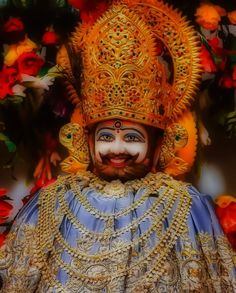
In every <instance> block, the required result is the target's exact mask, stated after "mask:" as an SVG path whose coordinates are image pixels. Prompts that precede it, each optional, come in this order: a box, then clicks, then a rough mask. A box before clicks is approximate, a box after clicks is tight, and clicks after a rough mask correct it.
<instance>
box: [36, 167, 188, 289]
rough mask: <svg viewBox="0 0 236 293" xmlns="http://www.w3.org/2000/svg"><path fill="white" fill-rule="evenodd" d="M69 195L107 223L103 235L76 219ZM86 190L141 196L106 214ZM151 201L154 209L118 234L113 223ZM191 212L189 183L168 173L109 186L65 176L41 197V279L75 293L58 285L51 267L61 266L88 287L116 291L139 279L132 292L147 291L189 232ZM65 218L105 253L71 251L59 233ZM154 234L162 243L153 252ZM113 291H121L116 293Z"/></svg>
mask: <svg viewBox="0 0 236 293" xmlns="http://www.w3.org/2000/svg"><path fill="white" fill-rule="evenodd" d="M68 190H70V191H71V192H72V193H73V194H74V196H75V199H76V200H77V201H78V202H79V203H80V205H81V206H82V207H83V209H84V210H86V212H87V213H89V214H90V215H91V218H93V219H94V218H95V219H96V220H98V221H100V222H102V223H103V224H104V229H103V231H99V232H98V231H93V230H91V229H89V228H87V227H86V226H85V225H84V224H82V223H81V222H80V220H79V219H78V218H77V217H76V216H75V215H74V214H73V212H72V211H71V209H70V207H69V205H68V203H67V201H66V199H65V194H66V192H67V191H68ZM86 190H92V191H93V192H94V193H96V195H98V196H101V197H103V198H106V197H112V198H114V197H117V198H118V199H119V198H122V197H127V195H128V194H136V193H137V192H140V193H141V196H139V197H138V199H136V200H135V201H133V202H132V203H131V204H130V205H128V206H126V207H125V208H123V209H121V210H119V211H117V212H110V213H106V212H102V211H99V210H98V209H97V208H96V207H94V206H93V205H92V204H91V202H90V201H89V199H88V198H87V196H86V194H85V191H86ZM150 197H152V201H151V204H149V207H148V208H147V209H146V210H145V211H144V213H143V214H142V215H141V216H139V217H134V218H133V219H132V220H130V222H128V224H127V225H125V226H122V227H121V228H117V229H114V221H116V220H119V219H120V218H122V217H124V216H127V215H130V214H133V213H135V212H136V210H137V209H138V208H139V207H140V206H142V205H143V204H144V203H145V202H146V201H147V200H148V199H149V198H150ZM190 207H191V198H190V195H189V193H188V186H187V184H184V183H182V182H179V181H176V180H173V179H172V178H171V177H169V176H167V175H165V174H163V173H157V174H148V175H147V176H146V177H145V178H143V179H140V180H133V181H129V182H126V183H122V182H120V181H117V180H116V181H112V182H106V181H103V180H100V179H99V178H97V177H96V176H95V175H94V174H92V173H89V172H88V173H87V174H86V175H84V176H64V177H60V178H59V179H58V180H57V181H56V183H55V184H53V185H51V186H49V187H48V188H46V189H44V190H43V191H42V193H41V194H40V209H39V222H38V248H39V256H40V259H41V262H42V263H43V268H42V278H43V280H44V282H46V283H47V284H48V285H49V287H50V288H56V290H57V292H70V291H68V289H67V287H65V286H63V285H62V284H61V283H60V282H59V281H58V280H57V277H56V270H55V271H54V270H52V264H56V267H58V268H60V269H62V270H63V271H64V272H66V274H67V276H68V278H69V279H73V280H77V281H78V282H79V283H80V284H81V286H84V287H85V288H88V289H91V290H98V289H102V288H109V286H110V288H111V287H112V286H115V285H114V284H118V283H119V282H120V281H121V280H125V279H126V280H127V279H130V280H132V279H135V282H133V283H132V282H131V284H132V285H131V287H130V288H129V290H127V292H138V291H137V290H138V288H140V286H143V285H144V284H145V286H146V287H148V286H149V285H150V284H152V283H153V282H157V281H158V280H159V279H160V278H161V276H162V275H163V274H164V272H165V266H164V263H165V261H166V260H167V258H168V257H169V255H170V253H171V251H172V249H173V247H174V245H175V243H176V241H177V239H178V237H180V236H181V235H182V234H183V233H185V232H186V227H187V226H186V221H187V217H188V215H189V211H190ZM65 217H66V218H67V220H69V222H70V223H71V224H72V225H73V226H74V227H75V228H76V229H77V230H78V231H79V233H80V235H81V238H82V239H84V241H85V242H87V243H92V244H94V243H100V244H101V246H104V247H105V249H100V250H98V251H97V252H95V253H91V252H90V253H89V251H85V250H83V249H80V247H74V246H73V247H72V246H71V245H70V244H69V243H68V242H67V241H66V240H65V238H64V236H63V235H62V233H61V232H60V229H59V226H60V224H61V221H62V219H63V218H65ZM146 220H150V225H149V226H148V227H147V228H146V230H145V231H144V232H143V233H141V234H140V235H138V237H131V239H129V240H125V241H120V239H121V238H122V236H123V235H124V234H125V233H131V234H134V233H135V231H137V229H138V228H139V226H140V225H141V224H142V223H143V222H145V221H146ZM166 223H168V225H167V226H166ZM152 235H155V237H156V239H157V240H156V243H155V245H154V246H153V247H151V246H150V245H149V241H150V238H151V237H152ZM116 240H117V241H116ZM111 243H112V244H114V245H111ZM137 247H143V248H144V249H142V253H140V252H139V251H137V250H138V249H137ZM65 252H66V254H68V255H69V256H70V257H71V259H72V260H73V263H74V264H75V263H77V264H78V267H77V268H75V266H72V265H71V263H66V262H65V261H63V259H62V257H61V255H62V253H65ZM48 253H50V261H48V257H47V256H48ZM130 255H131V257H130ZM129 258H130V259H129ZM117 259H120V260H117ZM128 259H129V261H128ZM144 267H145V269H143V268H144ZM137 271H138V272H140V271H142V274H140V275H139V277H138V278H137V277H136V278H135V275H137ZM111 272H112V273H111ZM112 284H113V285H112ZM117 286H118V285H117ZM146 287H145V288H146ZM86 292H87V291H86ZM88 292H90V291H88ZM106 292H109V290H108V291H106ZM113 292H116V291H115V289H113ZM117 292H118V291H117Z"/></svg>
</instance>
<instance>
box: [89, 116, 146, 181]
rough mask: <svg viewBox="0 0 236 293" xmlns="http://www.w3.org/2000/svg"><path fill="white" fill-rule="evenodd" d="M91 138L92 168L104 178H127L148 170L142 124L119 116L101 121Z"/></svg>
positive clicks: (144, 130)
mask: <svg viewBox="0 0 236 293" xmlns="http://www.w3.org/2000/svg"><path fill="white" fill-rule="evenodd" d="M94 140H95V142H94V161H95V163H94V165H95V171H96V173H98V174H99V175H101V176H102V177H104V178H105V179H108V180H109V179H117V178H119V179H123V180H128V179H133V178H138V177H142V176H144V175H145V174H146V173H147V172H148V171H149V170H147V169H148V168H149V165H150V164H149V162H150V160H149V159H148V158H147V154H148V149H149V148H148V147H149V139H148V132H147V130H146V128H145V127H144V126H143V125H141V124H138V123H134V122H129V121H123V120H122V121H121V120H109V121H105V122H101V123H99V124H98V125H97V127H96V129H95V137H94ZM149 169H150V168H149Z"/></svg>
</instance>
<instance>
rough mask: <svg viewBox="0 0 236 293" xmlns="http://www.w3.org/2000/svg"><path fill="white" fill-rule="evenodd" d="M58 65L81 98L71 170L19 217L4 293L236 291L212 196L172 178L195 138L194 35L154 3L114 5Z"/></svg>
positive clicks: (66, 139)
mask: <svg viewBox="0 0 236 293" xmlns="http://www.w3.org/2000/svg"><path fill="white" fill-rule="evenodd" d="M160 46H161V47H162V52H161V53H160V50H159V47H160ZM58 62H59V64H60V65H61V66H62V67H63V68H64V72H65V78H66V85H67V87H68V93H69V95H70V97H71V99H73V101H76V109H75V112H74V115H73V116H72V120H71V123H69V124H67V125H65V126H64V127H63V128H62V129H61V131H60V140H61V143H62V144H63V145H64V146H66V147H67V148H68V150H69V156H68V157H67V158H66V159H65V160H64V161H63V163H62V168H63V170H64V171H66V172H68V173H69V174H68V175H64V176H60V177H59V178H58V179H57V181H56V182H55V183H53V184H51V185H50V186H48V187H46V188H44V189H42V190H41V191H40V192H39V193H38V194H37V195H36V196H35V197H34V198H33V199H32V200H31V201H30V202H29V203H28V204H27V205H26V206H25V207H24V208H23V209H22V210H21V212H20V213H19V214H18V217H17V219H16V221H15V224H14V227H13V229H12V231H11V233H10V234H9V237H8V240H7V242H6V245H5V247H4V249H3V250H2V251H1V258H0V268H1V276H2V281H3V286H2V291H1V292H5V293H6V292H8V293H14V292H17V293H20V292H22V293H23V292H24V293H25V292H27V293H30V292H66V293H78V292H83V293H90V292H102V293H108V292H109V293H121V292H127V293H131V292H132V293H138V292H140V293H141V292H142V293H143V292H150V293H151V292H153V293H154V292H170V293H171V292H201V293H202V292H206V293H208V292H236V278H235V277H236V272H235V265H234V262H233V259H234V255H233V252H232V249H231V248H230V246H229V244H228V242H227V240H226V238H225V236H224V235H223V233H222V230H221V228H220V226H219V223H218V221H217V218H216V216H215V214H214V210H213V207H212V203H211V200H210V197H209V196H206V195H202V194H200V193H199V192H198V191H197V190H196V189H195V188H194V187H192V186H191V185H190V184H187V183H184V182H182V181H180V180H176V179H173V177H172V176H171V175H173V176H180V175H181V174H183V173H184V172H186V171H187V170H188V169H189V167H190V165H191V164H192V161H193V158H192V157H191V156H189V149H191V150H193V152H194V148H195V145H196V137H195V135H196V133H195V132H196V131H195V128H194V126H193V127H192V126H191V125H194V121H193V119H192V116H191V114H190V113H189V112H186V111H187V107H188V106H189V103H190V101H191V99H192V97H193V95H194V91H195V89H196V88H197V82H198V79H199V77H200V67H199V59H198V40H197V36H196V35H195V32H194V30H193V29H192V28H191V27H190V26H189V25H188V23H187V22H186V21H185V19H184V18H183V17H182V16H181V15H180V14H179V13H178V12H176V11H175V10H173V9H172V8H170V7H169V6H167V5H165V4H164V3H162V2H161V1H159V0H135V1H131V0H123V1H116V2H115V3H113V4H111V6H110V7H109V9H108V10H107V11H106V12H105V13H104V14H103V15H102V16H101V17H100V18H99V19H98V20H96V21H95V23H93V24H91V23H89V24H82V25H79V26H78V27H77V29H76V30H75V32H74V33H73V35H72V37H71V40H70V43H69V44H68V45H67V46H65V47H64V48H61V50H60V52H59V54H58ZM186 120H187V123H186ZM189 125H190V126H191V127H190V126H189ZM186 150H187V151H186Z"/></svg>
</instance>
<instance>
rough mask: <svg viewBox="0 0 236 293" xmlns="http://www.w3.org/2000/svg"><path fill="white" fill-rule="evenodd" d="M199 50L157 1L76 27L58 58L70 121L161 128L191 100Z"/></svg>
mask: <svg viewBox="0 0 236 293" xmlns="http://www.w3.org/2000/svg"><path fill="white" fill-rule="evenodd" d="M159 46H161V47H162V48H163V50H162V52H161V53H160V52H159V50H158V49H159ZM198 50H199V47H198V38H197V36H196V33H195V31H194V30H193V29H192V27H191V26H189V23H188V22H187V21H186V20H185V18H184V17H182V16H181V15H180V13H179V12H177V11H176V10H174V9H173V8H171V7H169V6H168V5H166V4H164V3H163V2H162V1H159V0H135V1H134V0H133V1H132V0H122V1H116V2H115V3H113V4H112V5H111V6H110V8H109V9H108V10H107V11H106V12H105V13H104V14H103V15H102V16H101V17H100V18H99V19H98V20H96V21H95V23H93V24H81V25H79V26H78V27H77V29H76V31H75V32H74V33H73V35H72V38H71V42H70V45H69V46H68V48H67V49H65V48H63V49H62V50H61V51H60V53H59V54H58V62H59V64H60V65H61V66H62V67H63V68H64V70H65V72H66V75H67V78H68V82H67V83H68V91H69V94H70V96H71V99H72V100H73V101H74V102H75V103H76V106H77V108H78V110H77V111H78V112H79V113H80V118H79V121H77V122H79V124H81V126H90V125H93V124H94V123H97V122H99V121H103V120H106V119H114V118H120V119H125V120H131V121H135V122H139V123H143V124H146V125H150V126H153V127H158V128H161V129H167V128H168V127H170V125H172V124H173V123H176V121H177V119H178V117H180V115H181V114H182V113H183V112H184V111H185V110H186V109H187V107H188V106H189V104H190V102H191V100H192V99H193V95H194V92H195V90H196V88H197V83H198V81H199V77H200V71H201V70H200V66H199V64H200V60H199V58H198ZM79 68H82V70H81V71H79ZM162 161H164V160H162Z"/></svg>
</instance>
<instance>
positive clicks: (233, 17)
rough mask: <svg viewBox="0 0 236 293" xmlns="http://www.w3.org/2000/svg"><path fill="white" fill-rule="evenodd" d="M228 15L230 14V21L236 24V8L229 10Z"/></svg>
mask: <svg viewBox="0 0 236 293" xmlns="http://www.w3.org/2000/svg"><path fill="white" fill-rule="evenodd" d="M227 16H228V19H229V21H230V23H232V24H236V10H234V11H231V12H228V15H227Z"/></svg>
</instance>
